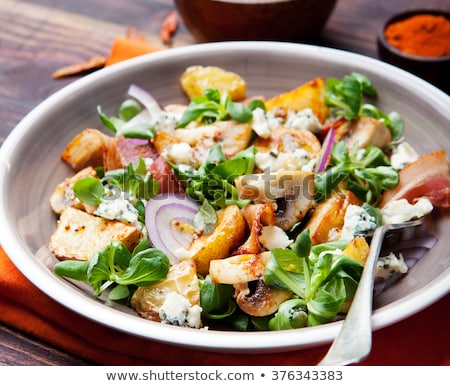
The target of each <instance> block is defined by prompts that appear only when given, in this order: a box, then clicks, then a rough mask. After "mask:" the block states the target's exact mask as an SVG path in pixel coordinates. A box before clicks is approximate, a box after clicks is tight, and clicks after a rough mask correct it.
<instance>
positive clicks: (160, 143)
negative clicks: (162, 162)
mask: <svg viewBox="0 0 450 386" xmlns="http://www.w3.org/2000/svg"><path fill="white" fill-rule="evenodd" d="M175 143H180V140H179V139H177V138H175V137H174V136H173V135H172V134H169V133H167V132H165V131H157V132H156V135H155V138H153V145H154V146H155V149H156V151H157V152H158V154H162V153H163V152H164V150H165V149H166V148H167V146H170V145H173V144H175Z"/></svg>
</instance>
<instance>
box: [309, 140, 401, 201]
mask: <svg viewBox="0 0 450 386" xmlns="http://www.w3.org/2000/svg"><path fill="white" fill-rule="evenodd" d="M330 165H331V166H330V167H328V169H327V170H325V171H324V172H321V173H316V174H315V176H314V188H315V199H316V201H318V202H320V201H322V200H323V199H325V198H326V197H327V196H328V194H329V193H331V192H332V191H333V190H335V189H336V188H337V186H338V185H339V184H340V183H341V182H344V183H345V184H346V185H345V186H346V188H347V189H348V190H350V191H352V192H353V193H354V194H355V195H356V196H357V197H358V198H359V199H361V200H362V201H364V202H367V203H368V204H370V205H373V206H376V204H377V203H378V202H379V200H380V198H381V194H382V193H383V192H384V191H385V190H387V189H392V188H395V187H396V186H397V184H398V182H399V174H398V171H397V170H396V169H395V168H394V167H392V166H391V164H390V162H389V159H388V157H387V156H386V155H385V154H384V153H383V151H382V150H381V149H380V148H378V147H376V146H368V147H367V148H366V149H364V150H363V151H360V150H359V149H358V148H357V147H356V146H355V147H354V148H353V149H352V150H349V149H348V148H347V145H346V144H345V142H344V141H340V142H338V143H337V144H336V145H334V146H333V149H332V151H331V160H330Z"/></svg>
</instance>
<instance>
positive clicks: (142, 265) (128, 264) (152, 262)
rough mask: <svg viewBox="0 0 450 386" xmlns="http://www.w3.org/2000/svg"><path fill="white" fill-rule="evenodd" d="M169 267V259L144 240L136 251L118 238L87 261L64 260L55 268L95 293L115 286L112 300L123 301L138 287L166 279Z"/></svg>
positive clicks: (99, 293)
mask: <svg viewBox="0 0 450 386" xmlns="http://www.w3.org/2000/svg"><path fill="white" fill-rule="evenodd" d="M169 267H170V261H169V258H168V257H167V256H166V255H165V254H164V253H163V252H161V251H160V250H158V249H155V248H152V247H151V245H150V242H149V241H148V239H143V240H141V242H140V243H139V244H138V245H137V246H136V247H135V248H134V250H133V252H132V253H131V252H130V251H129V250H128V248H127V247H126V246H125V245H124V244H123V243H122V242H119V241H114V242H112V243H111V244H110V245H108V246H107V247H105V248H103V249H101V250H100V251H98V252H97V253H95V254H94V256H92V257H91V258H90V259H89V260H87V261H77V260H64V261H60V262H58V263H56V264H55V266H54V268H53V270H54V272H55V273H56V274H57V275H59V276H64V277H67V278H70V279H74V280H79V281H82V282H85V283H88V284H90V285H91V286H92V288H93V292H94V295H95V296H100V295H101V294H102V293H103V292H104V291H105V290H106V289H107V288H109V287H112V290H111V292H110V293H109V296H108V297H109V299H110V300H120V299H125V298H129V296H130V295H131V294H132V292H133V291H134V289H135V288H136V287H139V286H149V285H152V284H155V283H157V282H158V281H160V280H162V279H164V278H165V277H166V276H167V273H168V271H169Z"/></svg>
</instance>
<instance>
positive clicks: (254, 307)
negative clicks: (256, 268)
mask: <svg viewBox="0 0 450 386" xmlns="http://www.w3.org/2000/svg"><path fill="white" fill-rule="evenodd" d="M248 284H249V283H243V284H237V285H235V286H234V287H235V293H236V295H235V296H236V303H237V305H238V306H239V308H240V309H241V310H242V311H244V312H245V313H247V314H249V315H251V316H256V317H262V316H268V315H272V314H273V313H275V312H276V311H277V310H278V307H279V306H280V304H281V303H283V302H285V301H286V300H288V299H290V298H291V297H292V292H290V291H285V290H279V289H276V288H273V287H271V286H269V285H267V284H265V283H264V281H263V280H262V279H259V280H257V281H256V282H255V288H254V290H251V289H250V287H249V285H248ZM252 284H253V283H252Z"/></svg>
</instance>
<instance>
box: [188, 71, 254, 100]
mask: <svg viewBox="0 0 450 386" xmlns="http://www.w3.org/2000/svg"><path fill="white" fill-rule="evenodd" d="M180 84H181V87H182V89H183V90H184V92H185V93H186V94H187V96H188V97H189V98H190V99H193V98H195V97H196V96H199V95H203V94H204V91H205V90H206V89H209V88H216V89H218V90H219V91H220V93H224V92H227V93H228V94H229V95H230V97H231V99H232V100H234V101H240V100H243V99H245V96H246V92H247V85H246V83H245V80H244V79H243V78H242V77H241V76H239V75H238V74H235V73H234V72H230V71H226V70H224V69H222V68H220V67H215V66H206V67H204V66H191V67H188V68H187V69H186V71H185V72H184V73H183V74H182V75H181V78H180Z"/></svg>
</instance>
